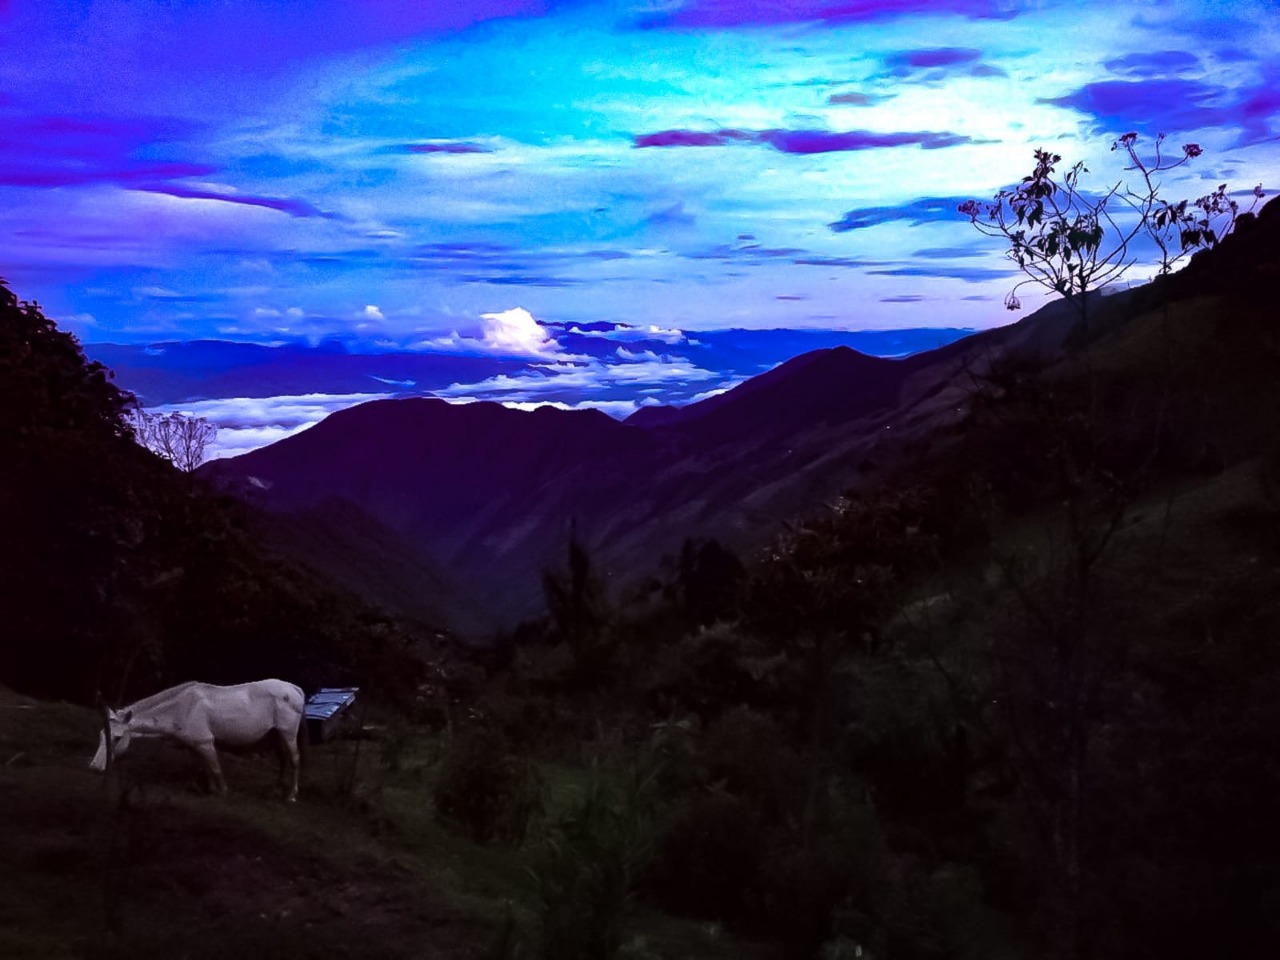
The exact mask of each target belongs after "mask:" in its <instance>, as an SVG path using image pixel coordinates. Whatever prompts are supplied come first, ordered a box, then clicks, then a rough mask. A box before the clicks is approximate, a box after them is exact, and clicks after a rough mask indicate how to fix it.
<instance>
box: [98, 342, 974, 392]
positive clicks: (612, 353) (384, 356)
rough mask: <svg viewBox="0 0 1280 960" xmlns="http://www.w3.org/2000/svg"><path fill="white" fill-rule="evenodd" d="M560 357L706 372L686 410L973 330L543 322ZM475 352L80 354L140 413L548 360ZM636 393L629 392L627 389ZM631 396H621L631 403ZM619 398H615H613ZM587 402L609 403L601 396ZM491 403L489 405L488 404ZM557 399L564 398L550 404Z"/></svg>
mask: <svg viewBox="0 0 1280 960" xmlns="http://www.w3.org/2000/svg"><path fill="white" fill-rule="evenodd" d="M543 327H544V328H545V330H546V332H547V334H548V336H549V338H550V339H551V340H552V341H553V342H554V343H555V345H556V348H557V350H558V351H559V352H560V353H561V354H562V355H563V356H565V357H589V358H593V359H596V360H599V361H602V362H618V361H619V355H618V350H619V348H621V349H623V350H626V351H629V352H631V353H632V354H636V355H643V354H645V352H646V351H648V352H651V353H653V354H655V355H659V356H667V357H672V356H675V357H678V358H680V359H682V360H685V361H687V362H688V363H690V364H693V365H695V366H696V367H697V368H699V369H700V370H703V371H706V372H707V373H708V376H707V378H706V379H701V380H690V381H679V380H675V381H664V382H662V383H661V384H658V386H660V387H661V394H660V396H661V398H662V399H664V400H666V401H668V402H684V401H687V400H688V399H690V398H691V397H693V396H694V395H696V394H697V393H699V392H702V391H705V390H707V389H709V388H712V387H715V386H716V385H717V384H718V383H720V382H724V381H735V380H740V379H742V378H744V377H750V376H754V375H756V374H758V373H760V372H761V371H764V370H767V369H769V368H770V367H772V366H774V365H776V364H778V363H781V362H782V361H784V360H786V359H788V358H789V357H793V356H795V355H797V354H799V353H804V352H805V351H809V350H815V349H821V348H824V347H832V346H839V345H844V346H852V347H856V348H857V349H859V350H861V351H862V352H863V353H867V354H871V355H874V356H905V355H907V354H911V353H918V352H920V351H922V350H928V349H932V348H934V347H938V346H941V345H943V344H946V343H951V342H952V341H954V340H957V339H959V338H961V337H963V336H966V335H967V334H968V333H971V332H972V331H969V330H960V329H936V330H935V329H909V330H887V331H886V330H864V331H841V330H786V329H779V330H714V331H706V332H697V333H694V332H688V333H686V332H683V331H679V330H670V331H660V332H658V335H655V333H654V332H650V331H646V330H642V329H639V328H636V327H629V326H627V325H625V324H619V323H594V324H572V325H564V324H554V323H548V324H543ZM473 348H474V349H473V351H472V352H471V353H467V352H466V351H465V350H462V351H454V352H440V351H438V350H437V351H435V352H433V351H432V350H431V349H422V350H407V349H397V348H376V349H375V348H372V347H368V346H361V345H358V344H354V343H352V344H348V343H344V342H342V341H339V340H327V341H323V342H321V343H318V344H309V343H307V342H305V341H299V342H293V343H284V344H277V345H265V344H255V343H236V342H231V341H224V340H188V341H165V342H159V343H151V344H114V343H91V344H87V345H86V346H85V353H86V354H87V355H88V356H89V357H90V358H92V359H94V360H99V361H101V362H102V363H104V364H106V365H107V366H108V367H110V368H111V369H112V370H113V371H115V374H116V379H117V382H118V383H119V384H120V385H121V386H123V387H125V388H126V389H128V390H130V391H132V392H133V393H135V394H136V395H137V396H138V398H139V399H140V400H141V401H142V402H143V404H145V405H146V406H159V405H162V404H171V403H182V402H185V401H191V400H202V399H213V398H223V397H273V396H283V395H299V394H308V393H326V394H353V393H385V394H387V395H388V396H393V395H402V394H418V395H422V394H429V393H431V392H433V391H439V390H443V389H445V388H448V387H450V386H451V385H454V384H458V383H463V384H468V383H481V382H483V381H485V380H487V379H488V378H491V377H496V376H499V375H501V374H506V375H507V376H509V377H512V376H520V375H522V374H526V373H529V372H530V371H534V370H536V369H537V368H538V366H539V364H542V363H545V362H546V358H543V359H537V358H521V357H515V356H504V355H501V354H498V353H493V352H489V353H486V352H485V350H484V349H483V345H482V343H481V342H480V341H476V342H475V343H474V344H473ZM632 386H634V384H632ZM633 394H634V390H632V391H631V392H628V393H625V396H627V397H630V396H632V395H633ZM617 395H618V396H623V395H624V394H623V393H621V392H620V393H618V394H617ZM592 396H596V397H598V398H601V399H610V398H612V396H613V395H612V394H609V393H607V392H606V393H603V394H601V393H600V392H599V391H595V392H593V394H592ZM494 399H497V397H496V396H495V397H494ZM556 399H572V398H571V397H568V398H566V397H556Z"/></svg>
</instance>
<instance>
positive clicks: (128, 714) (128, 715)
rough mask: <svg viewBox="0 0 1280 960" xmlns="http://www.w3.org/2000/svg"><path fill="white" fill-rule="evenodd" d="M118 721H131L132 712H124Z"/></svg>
mask: <svg viewBox="0 0 1280 960" xmlns="http://www.w3.org/2000/svg"><path fill="white" fill-rule="evenodd" d="M120 719H121V720H123V721H124V722H125V723H128V722H129V721H130V720H132V719H133V711H132V710H126V711H125V712H124V715H123V716H121V717H120Z"/></svg>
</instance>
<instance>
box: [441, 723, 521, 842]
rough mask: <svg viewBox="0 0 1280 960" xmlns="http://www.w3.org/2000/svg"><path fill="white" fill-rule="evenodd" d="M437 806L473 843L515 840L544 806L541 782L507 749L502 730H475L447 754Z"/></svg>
mask: <svg viewBox="0 0 1280 960" xmlns="http://www.w3.org/2000/svg"><path fill="white" fill-rule="evenodd" d="M435 806H436V813H437V815H438V816H439V817H440V818H441V819H442V820H444V821H445V822H446V823H450V824H453V825H455V826H456V827H458V828H460V829H461V830H463V831H464V832H466V833H467V835H468V836H470V837H471V839H473V840H475V841H476V842H477V843H508V844H519V843H521V842H523V841H524V838H525V835H526V834H527V833H528V829H529V821H530V820H531V819H532V818H533V816H534V815H535V814H536V813H537V812H538V811H540V810H541V808H542V784H541V780H540V778H539V777H538V774H537V771H536V770H535V769H534V767H533V765H532V764H531V763H529V762H528V761H526V760H523V759H521V758H520V757H516V756H513V755H511V754H510V753H508V751H507V744H506V741H505V740H504V739H503V738H502V735H501V734H499V733H497V732H496V731H492V730H478V731H474V732H471V733H468V734H466V735H465V736H463V737H461V738H460V739H459V740H458V742H457V743H456V744H455V745H454V746H453V747H452V748H451V749H450V750H449V752H448V753H447V754H446V755H445V759H444V762H443V765H442V767H441V770H440V774H439V779H438V780H437V782H436V790H435Z"/></svg>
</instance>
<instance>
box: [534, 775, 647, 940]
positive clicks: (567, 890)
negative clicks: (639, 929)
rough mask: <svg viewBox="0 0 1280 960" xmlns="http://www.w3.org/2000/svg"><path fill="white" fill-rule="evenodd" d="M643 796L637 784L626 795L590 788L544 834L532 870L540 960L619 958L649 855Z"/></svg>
mask: <svg viewBox="0 0 1280 960" xmlns="http://www.w3.org/2000/svg"><path fill="white" fill-rule="evenodd" d="M641 792H642V787H641V786H639V785H635V786H634V788H633V789H631V790H630V791H626V790H618V789H613V788H609V787H607V786H605V785H604V784H602V783H600V782H599V781H595V782H592V783H591V784H590V785H589V786H588V787H587V789H586V792H585V793H584V794H583V796H582V798H581V799H580V800H579V801H578V802H577V803H575V804H574V805H573V806H572V807H571V808H570V809H569V810H568V811H567V812H566V813H565V814H564V815H563V816H562V817H561V818H560V819H559V820H558V821H557V822H556V823H555V824H554V825H552V827H551V829H550V830H549V831H548V836H547V838H546V840H545V841H544V842H543V844H542V846H541V848H540V849H539V851H538V853H537V855H536V856H535V858H534V866H533V867H532V869H531V870H530V874H531V875H532V876H533V879H534V883H535V887H536V890H537V895H538V900H539V904H540V913H541V921H542V941H541V956H542V957H543V958H544V960H609V958H611V957H613V956H615V955H616V954H618V953H619V950H620V948H621V947H622V944H623V941H622V926H623V921H624V920H625V918H626V912H627V909H628V907H629V906H630V903H631V898H632V888H633V884H634V879H635V875H636V872H637V870H638V869H639V867H640V865H641V864H642V863H643V862H644V860H645V859H646V858H647V856H648V849H649V847H648V839H649V831H648V820H647V817H646V815H645V810H644V803H643V797H642V796H641ZM627 952H628V953H630V954H631V955H632V956H636V955H638V954H637V953H636V952H635V950H630V951H627ZM641 955H642V954H641Z"/></svg>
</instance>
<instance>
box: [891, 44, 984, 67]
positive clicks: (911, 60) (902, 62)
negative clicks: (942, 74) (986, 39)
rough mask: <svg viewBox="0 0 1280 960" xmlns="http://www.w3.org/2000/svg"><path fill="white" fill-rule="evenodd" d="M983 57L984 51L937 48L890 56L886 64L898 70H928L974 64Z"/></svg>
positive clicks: (969, 48)
mask: <svg viewBox="0 0 1280 960" xmlns="http://www.w3.org/2000/svg"><path fill="white" fill-rule="evenodd" d="M981 57H982V51H981V50H975V49H973V48H972V47H936V48H933V49H929V50H904V51H902V52H901V53H894V54H890V55H889V56H888V57H886V58H885V63H886V64H887V65H888V66H890V67H896V68H898V69H910V70H927V69H929V68H930V67H954V66H956V65H957V64H962V63H973V62H974V61H975V60H978V59H980V58H981Z"/></svg>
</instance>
